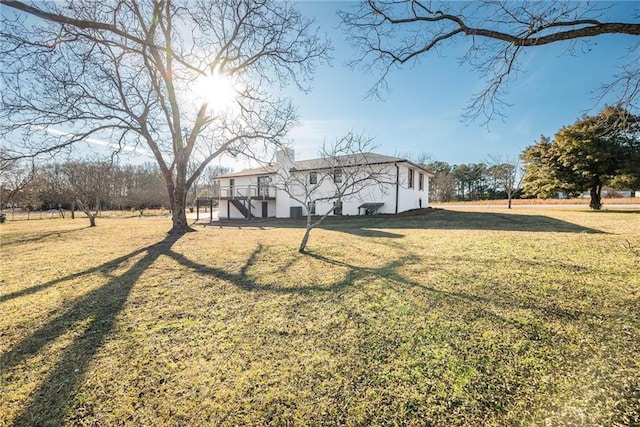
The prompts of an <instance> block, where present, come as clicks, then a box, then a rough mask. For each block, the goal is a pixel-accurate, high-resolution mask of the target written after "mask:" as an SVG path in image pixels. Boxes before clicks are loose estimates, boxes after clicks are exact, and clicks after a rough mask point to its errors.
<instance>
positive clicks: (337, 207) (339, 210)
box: [333, 202, 342, 215]
mask: <svg viewBox="0 0 640 427" xmlns="http://www.w3.org/2000/svg"><path fill="white" fill-rule="evenodd" d="M333 214H334V215H342V202H336V203H334V205H333Z"/></svg>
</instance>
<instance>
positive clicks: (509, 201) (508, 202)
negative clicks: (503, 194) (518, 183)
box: [507, 193, 511, 209]
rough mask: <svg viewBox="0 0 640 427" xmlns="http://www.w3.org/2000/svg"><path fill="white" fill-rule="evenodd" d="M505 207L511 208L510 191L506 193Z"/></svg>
mask: <svg viewBox="0 0 640 427" xmlns="http://www.w3.org/2000/svg"><path fill="white" fill-rule="evenodd" d="M507 199H508V200H507V209H511V193H509V194H507Z"/></svg>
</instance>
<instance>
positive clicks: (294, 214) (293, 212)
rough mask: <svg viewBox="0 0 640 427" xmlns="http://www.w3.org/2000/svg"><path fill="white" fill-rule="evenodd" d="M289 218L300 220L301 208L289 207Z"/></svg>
mask: <svg viewBox="0 0 640 427" xmlns="http://www.w3.org/2000/svg"><path fill="white" fill-rule="evenodd" d="M289 216H290V217H291V218H300V217H302V206H291V207H289Z"/></svg>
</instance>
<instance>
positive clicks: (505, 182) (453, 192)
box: [425, 155, 520, 202]
mask: <svg viewBox="0 0 640 427" xmlns="http://www.w3.org/2000/svg"><path fill="white" fill-rule="evenodd" d="M425 168H426V169H427V170H429V171H430V172H431V173H433V175H434V176H433V178H431V179H430V181H429V199H430V200H432V201H436V202H451V201H474V200H495V199H510V198H511V197H514V196H517V195H518V194H519V191H518V188H517V184H518V180H519V174H520V170H519V166H518V162H517V161H513V160H511V161H509V160H502V159H500V156H497V155H494V156H490V159H489V161H488V162H487V163H468V164H460V165H450V164H449V163H447V162H443V161H432V162H429V163H426V164H425Z"/></svg>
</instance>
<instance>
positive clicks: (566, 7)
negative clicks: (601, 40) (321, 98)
mask: <svg viewBox="0 0 640 427" xmlns="http://www.w3.org/2000/svg"><path fill="white" fill-rule="evenodd" d="M609 8H610V4H609V5H603V4H601V3H593V4H591V3H587V2H565V1H544V2H543V1H535V2H526V1H525V2H512V1H506V0H504V1H503V0H500V1H490V0H485V1H472V2H457V1H452V2H432V1H420V0H364V1H362V2H361V4H360V5H359V7H357V8H355V9H354V10H352V11H343V12H341V17H342V21H343V25H344V27H345V29H346V31H347V32H348V34H349V36H350V39H351V41H352V43H353V45H354V46H355V47H356V49H358V51H359V52H360V54H359V56H357V57H356V58H355V59H354V60H353V61H352V62H351V65H352V66H354V67H362V68H363V69H374V70H377V71H379V72H380V77H379V80H378V82H377V84H376V85H375V86H374V88H373V89H372V93H373V94H379V93H380V91H381V90H382V91H384V90H386V89H387V86H386V77H387V76H388V74H389V72H390V71H392V70H394V69H396V68H399V67H400V66H401V65H403V64H405V63H411V62H413V61H416V60H418V59H419V58H420V57H424V56H425V55H427V54H430V55H436V56H437V55H440V54H442V53H443V52H447V50H448V49H451V48H452V47H453V46H454V45H455V44H457V43H461V42H462V43H463V46H464V47H465V48H466V53H465V54H464V55H463V56H462V57H461V58H460V61H461V62H462V63H467V64H470V65H471V66H473V67H474V68H475V69H476V70H477V71H478V72H479V74H480V75H481V76H482V77H483V78H484V79H485V80H486V86H485V87H484V89H483V90H482V91H480V92H479V93H477V94H475V95H474V97H473V98H472V100H471V101H470V104H469V105H468V107H467V109H466V113H465V117H466V118H467V119H469V120H475V119H479V118H481V119H483V120H484V121H489V120H491V119H492V118H494V117H495V116H502V115H503V110H504V108H505V106H506V103H505V101H504V97H503V96H504V94H505V87H506V83H507V80H508V79H509V78H510V77H511V76H513V75H514V74H517V71H518V69H519V58H520V54H521V52H522V51H523V50H524V49H527V48H532V47H536V46H542V45H547V44H550V43H557V42H561V41H570V42H571V43H573V44H571V46H570V47H569V48H568V52H571V51H572V50H574V49H575V48H576V45H575V44H576V43H577V42H578V41H580V42H582V43H588V40H589V38H591V37H594V36H599V35H602V34H627V35H633V36H640V20H639V14H638V12H637V11H636V16H635V17H632V16H629V17H628V21H629V22H610V21H608V20H607V12H608V11H609ZM639 46H640V43H637V44H635V45H633V46H631V47H630V49H629V55H628V57H627V59H626V60H625V62H624V63H623V64H621V67H620V73H619V74H618V75H616V76H614V77H613V80H612V81H611V82H609V83H606V84H605V85H604V86H603V87H602V88H601V92H600V94H601V96H602V97H606V98H607V99H609V97H611V98H612V99H613V102H612V103H614V104H619V105H620V106H622V107H626V108H631V109H633V108H634V107H635V106H636V103H637V97H638V94H639V93H640V65H639V64H640V48H639Z"/></svg>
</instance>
